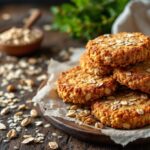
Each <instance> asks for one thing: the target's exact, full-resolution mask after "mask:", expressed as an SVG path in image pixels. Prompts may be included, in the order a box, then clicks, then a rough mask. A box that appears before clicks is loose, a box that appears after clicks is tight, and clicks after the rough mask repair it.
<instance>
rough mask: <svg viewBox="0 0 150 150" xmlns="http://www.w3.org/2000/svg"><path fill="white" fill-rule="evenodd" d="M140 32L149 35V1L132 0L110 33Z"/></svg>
mask: <svg viewBox="0 0 150 150" xmlns="http://www.w3.org/2000/svg"><path fill="white" fill-rule="evenodd" d="M124 31H125V32H142V33H144V34H146V35H150V0H132V1H130V2H129V3H128V4H127V5H126V7H125V9H124V11H123V12H122V13H121V14H120V15H119V16H118V18H117V19H116V21H115V22H114V24H113V26H112V33H117V32H124Z"/></svg>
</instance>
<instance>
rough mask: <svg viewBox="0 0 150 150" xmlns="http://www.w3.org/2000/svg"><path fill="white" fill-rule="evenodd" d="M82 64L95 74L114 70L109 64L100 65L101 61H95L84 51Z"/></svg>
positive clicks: (85, 68)
mask: <svg viewBox="0 0 150 150" xmlns="http://www.w3.org/2000/svg"><path fill="white" fill-rule="evenodd" d="M80 66H81V68H82V70H84V71H85V72H87V73H89V74H94V75H102V76H103V75H108V74H110V72H111V71H112V69H111V67H109V66H104V65H100V64H99V63H95V62H93V61H92V60H91V59H90V58H89V56H88V55H87V53H83V54H82V55H81V57H80Z"/></svg>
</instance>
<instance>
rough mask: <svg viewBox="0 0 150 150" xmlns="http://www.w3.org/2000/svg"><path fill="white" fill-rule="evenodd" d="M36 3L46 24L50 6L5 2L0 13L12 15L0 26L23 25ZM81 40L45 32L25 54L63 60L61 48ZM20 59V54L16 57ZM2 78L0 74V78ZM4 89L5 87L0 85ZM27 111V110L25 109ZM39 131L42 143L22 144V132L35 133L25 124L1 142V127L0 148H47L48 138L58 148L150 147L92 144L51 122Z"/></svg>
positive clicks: (0, 60) (146, 148) (144, 149)
mask: <svg viewBox="0 0 150 150" xmlns="http://www.w3.org/2000/svg"><path fill="white" fill-rule="evenodd" d="M35 7H38V8H40V9H41V10H42V11H43V14H44V15H43V17H42V18H41V19H40V20H39V21H38V23H37V24H36V25H37V26H38V27H42V26H43V25H44V24H48V23H50V21H51V16H50V15H49V6H45V7H43V6H37V5H24V4H22V5H19V6H18V5H7V6H0V16H1V15H2V14H3V13H10V14H11V15H12V19H11V20H8V21H2V20H1V21H0V29H1V30H2V29H4V28H8V27H11V26H14V25H17V26H20V25H22V20H23V18H24V17H25V16H28V10H29V9H30V8H35ZM81 45H82V44H81V43H79V42H78V41H75V40H72V39H70V38H69V37H68V36H67V35H66V34H60V33H58V32H52V31H51V32H47V33H45V39H44V42H43V46H42V49H41V50H39V51H37V52H36V54H33V55H32V56H28V57H33V56H36V57H43V56H44V57H45V60H48V59H50V58H51V57H53V58H55V59H57V60H62V58H61V57H60V56H59V55H58V53H59V52H60V50H62V49H66V48H68V47H78V46H81ZM19 59H20V60H21V59H22V58H19ZM5 63H7V62H6V56H5V55H3V56H2V57H1V58H0V65H2V64H5ZM46 67H47V66H46V65H42V68H43V72H45V71H46ZM1 80H2V78H1V77H0V81H1ZM15 83H16V82H15V81H14V84H15ZM38 86H39V85H38V84H37V85H36V87H35V88H34V92H33V93H25V95H24V96H22V97H20V98H21V99H22V101H21V103H25V101H26V100H27V99H31V98H32V97H33V96H34V95H35V93H36V90H37V88H38ZM0 90H3V91H5V89H2V88H1V89H0ZM26 112H27V113H28V110H27V111H26ZM10 116H11V114H9V115H7V116H4V117H1V119H2V120H5V121H6V120H7V117H10ZM41 120H43V122H44V124H46V123H48V122H47V120H45V119H44V118H41ZM38 128H39V130H40V132H41V133H44V134H45V140H44V143H42V144H33V143H31V144H27V145H23V144H21V141H22V140H23V135H24V134H30V133H31V134H34V133H35V127H34V126H30V127H28V130H27V131H26V130H25V129H23V130H22V132H21V133H20V134H19V137H18V138H16V139H14V140H11V141H10V142H3V139H4V137H5V135H6V131H0V150H13V149H14V146H17V147H18V149H19V150H49V147H48V142H49V141H56V142H57V143H58V145H59V149H61V150H122V149H124V150H132V149H136V150H137V149H139V150H149V149H150V143H148V144H145V145H143V144H140V145H134V146H131V145H129V146H127V147H125V148H122V147H121V146H118V145H111V144H103V143H100V144H91V143H90V141H89V142H83V141H81V140H78V139H76V138H74V137H72V136H70V135H68V134H66V133H64V132H62V131H60V130H58V129H56V128H55V127H54V126H50V127H49V128H43V127H42V126H41V127H38ZM52 133H56V134H57V135H60V136H62V138H60V139H58V138H56V137H54V136H52Z"/></svg>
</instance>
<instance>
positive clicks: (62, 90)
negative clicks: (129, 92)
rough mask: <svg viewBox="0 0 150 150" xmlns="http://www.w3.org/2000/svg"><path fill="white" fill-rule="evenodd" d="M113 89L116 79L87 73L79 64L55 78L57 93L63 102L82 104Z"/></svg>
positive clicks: (109, 92)
mask: <svg viewBox="0 0 150 150" xmlns="http://www.w3.org/2000/svg"><path fill="white" fill-rule="evenodd" d="M115 89H116V81H115V80H114V79H113V78H112V77H100V76H97V75H90V74H87V73H85V72H84V71H83V70H82V69H81V67H80V66H76V67H74V68H72V69H70V70H68V71H66V72H63V73H62V74H61V75H60V77H59V78H58V80H57V91H58V95H59V96H60V97H61V98H62V99H63V100H64V102H72V103H79V104H84V103H87V102H89V101H92V100H95V99H97V98H100V97H102V96H105V95H111V94H112V93H113V92H114V91H115Z"/></svg>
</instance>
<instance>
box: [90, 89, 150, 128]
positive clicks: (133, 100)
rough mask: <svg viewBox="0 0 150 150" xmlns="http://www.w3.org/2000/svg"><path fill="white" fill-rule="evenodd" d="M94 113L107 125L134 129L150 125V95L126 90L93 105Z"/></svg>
mask: <svg viewBox="0 0 150 150" xmlns="http://www.w3.org/2000/svg"><path fill="white" fill-rule="evenodd" d="M92 113H93V115H94V116H95V117H96V118H97V119H98V120H100V122H101V123H103V124H104V125H106V126H110V127H113V128H118V129H134V128H140V127H143V126H146V125H150V97H149V96H148V95H146V94H142V93H135V92H125V91H123V92H122V93H118V94H116V95H114V96H109V97H106V98H103V99H99V101H97V102H95V103H94V104H93V105H92Z"/></svg>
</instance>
